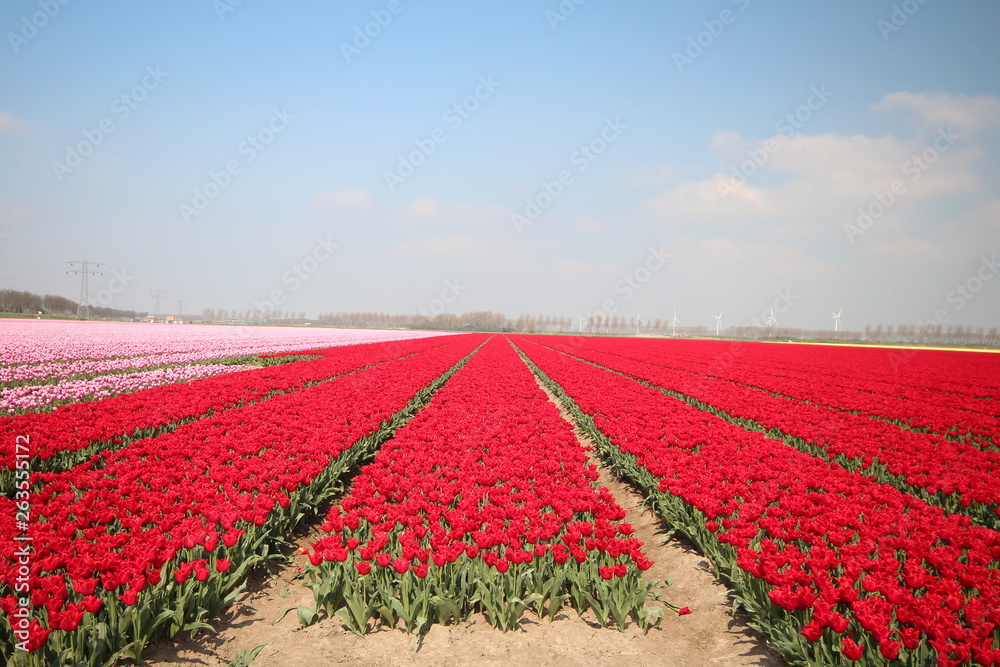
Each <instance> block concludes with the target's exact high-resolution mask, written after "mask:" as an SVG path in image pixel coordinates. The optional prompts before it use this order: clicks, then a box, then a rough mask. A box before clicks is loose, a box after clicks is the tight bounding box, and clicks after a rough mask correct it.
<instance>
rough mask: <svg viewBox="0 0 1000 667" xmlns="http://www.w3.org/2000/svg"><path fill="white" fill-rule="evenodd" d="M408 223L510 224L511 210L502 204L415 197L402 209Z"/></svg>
mask: <svg viewBox="0 0 1000 667" xmlns="http://www.w3.org/2000/svg"><path fill="white" fill-rule="evenodd" d="M404 213H405V215H404V219H405V221H406V222H409V223H418V224H419V223H427V222H444V223H449V224H458V225H484V226H485V225H492V224H498V223H499V224H504V225H508V226H509V225H510V214H511V211H510V210H509V209H506V208H504V207H502V206H475V205H472V204H456V203H451V202H442V201H439V200H437V199H435V198H434V197H424V198H423V199H417V200H416V201H414V202H413V203H411V204H410V205H409V206H407V207H406V209H405V211H404Z"/></svg>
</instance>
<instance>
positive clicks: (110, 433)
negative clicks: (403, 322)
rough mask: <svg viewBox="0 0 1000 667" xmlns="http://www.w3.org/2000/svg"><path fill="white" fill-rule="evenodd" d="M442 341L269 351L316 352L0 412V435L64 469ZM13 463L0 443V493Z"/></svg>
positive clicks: (41, 467)
mask: <svg viewBox="0 0 1000 667" xmlns="http://www.w3.org/2000/svg"><path fill="white" fill-rule="evenodd" d="M442 344H444V339H442V338H435V337H429V338H421V339H416V340H400V341H390V342H384V343H371V344H366V345H354V346H345V347H334V348H329V349H327V350H311V351H307V352H295V353H291V354H282V355H271V356H272V357H277V358H281V357H287V356H292V355H319V356H318V357H317V358H315V359H311V360H307V361H298V362H296V363H291V364H283V365H275V366H267V367H264V368H260V369H256V370H251V371H245V372H240V373H231V374H227V375H221V376H216V377H211V378H205V379H202V380H196V381H193V382H189V383H178V384H172V385H165V386H162V387H156V388H152V389H146V390H143V391H138V392H135V393H132V394H125V395H121V396H116V397H113V398H108V399H105V400H102V401H98V402H83V403H76V404H73V405H69V406H65V407H62V408H60V409H58V410H56V411H55V412H51V413H34V414H25V415H19V416H16V417H0V438H2V439H3V440H4V441H7V440H12V439H13V438H15V437H16V436H17V435H21V434H26V433H28V434H38V437H36V438H34V440H33V442H34V446H33V452H32V456H33V460H32V461H31V469H32V470H33V471H36V472H41V471H58V470H66V469H69V468H71V467H72V466H74V465H76V464H77V463H79V462H81V461H84V460H86V459H87V457H88V456H90V455H91V454H94V453H97V452H100V451H104V450H113V449H117V448H118V447H120V446H121V445H122V444H124V443H127V442H130V441H132V440H137V439H142V438H146V437H150V436H152V435H156V434H157V433H160V432H162V431H163V430H165V429H166V430H169V429H170V428H173V427H176V426H178V425H180V424H183V423H186V422H188V421H191V420H195V419H200V418H202V417H204V416H206V415H211V414H214V413H217V412H220V411H223V410H227V409H231V408H234V407H239V406H243V405H248V404H251V403H254V402H256V401H260V400H262V399H264V398H266V397H267V396H269V395H272V394H274V393H277V392H284V391H291V390H295V389H297V388H301V387H307V386H310V385H312V384H314V383H317V382H322V381H324V380H328V379H329V378H332V377H336V376H338V375H342V374H344V373H349V372H352V371H354V370H357V369H358V368H363V367H366V366H370V365H372V364H377V363H381V362H384V361H387V360H389V359H394V358H398V357H401V356H405V355H408V354H414V353H416V352H420V351H423V350H428V349H432V348H434V347H437V346H440V345H442ZM13 464H14V453H13V451H12V450H8V449H7V448H4V449H3V450H2V452H0V495H10V491H11V490H12V489H13V475H12V467H13Z"/></svg>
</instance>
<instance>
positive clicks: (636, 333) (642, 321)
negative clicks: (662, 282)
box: [635, 308, 646, 336]
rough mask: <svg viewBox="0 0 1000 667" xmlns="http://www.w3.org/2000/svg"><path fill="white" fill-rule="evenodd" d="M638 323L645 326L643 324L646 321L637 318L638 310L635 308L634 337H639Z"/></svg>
mask: <svg viewBox="0 0 1000 667" xmlns="http://www.w3.org/2000/svg"><path fill="white" fill-rule="evenodd" d="M640 323H641V324H645V323H646V320H644V319H642V318H641V317H639V309H638V308H636V309H635V335H636V336H638V335H639V324H640Z"/></svg>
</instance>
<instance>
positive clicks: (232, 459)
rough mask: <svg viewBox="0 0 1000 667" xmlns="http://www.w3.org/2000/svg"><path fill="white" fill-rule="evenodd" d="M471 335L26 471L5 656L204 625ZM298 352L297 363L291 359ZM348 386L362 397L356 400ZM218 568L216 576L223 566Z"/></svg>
mask: <svg viewBox="0 0 1000 667" xmlns="http://www.w3.org/2000/svg"><path fill="white" fill-rule="evenodd" d="M481 342H482V337H480V336H460V337H454V338H449V339H448V340H447V341H446V342H445V343H444V344H443V345H441V346H439V347H437V348H435V349H431V350H427V351H424V352H421V353H418V354H416V355H412V356H408V357H405V358H402V359H398V360H393V361H388V362H386V363H382V364H379V365H375V366H371V367H369V368H367V369H364V370H359V371H357V372H355V373H351V374H347V375H342V376H340V377H338V378H336V379H333V380H330V381H328V382H323V383H321V384H317V385H315V386H312V387H308V388H304V389H301V390H299V391H295V392H292V393H287V394H283V395H278V396H274V397H273V398H271V399H269V400H267V401H264V402H259V403H256V404H253V405H250V406H248V407H244V408H240V409H234V410H226V411H223V412H221V413H218V414H216V415H213V416H211V417H208V418H206V419H203V420H200V421H196V422H192V423H189V424H186V425H184V426H181V427H179V428H177V429H176V430H174V431H172V432H169V433H164V434H162V435H159V436H157V437H154V438H148V439H144V440H139V441H136V442H133V443H131V444H129V445H127V446H125V447H123V448H122V449H120V450H117V451H115V452H109V453H108V455H107V456H105V457H103V458H102V457H99V456H95V457H93V460H91V461H89V462H87V463H85V464H82V465H79V466H77V467H75V468H73V469H71V470H68V471H63V472H56V473H40V474H35V475H33V481H34V482H35V483H36V486H35V493H34V494H33V497H32V503H33V509H32V511H33V521H32V524H31V528H30V531H29V534H30V536H31V537H32V538H33V540H34V542H33V544H34V545H35V547H36V551H35V553H34V554H32V556H31V558H30V570H31V572H30V576H31V586H30V606H31V608H32V611H33V614H34V618H33V620H32V622H33V623H35V627H34V630H35V633H34V636H33V639H32V641H33V642H34V644H36V649H37V650H35V651H34V652H31V653H24V652H18V653H17V656H16V657H17V660H19V661H20V662H17V663H15V664H32V665H52V664H91V665H99V664H105V663H106V662H107V661H109V660H112V661H113V659H114V657H115V655H116V654H124V655H127V656H129V657H131V658H133V659H136V660H139V659H140V655H141V650H142V647H143V646H144V645H145V643H146V642H147V641H149V640H151V639H153V638H156V637H158V636H163V635H172V634H174V633H176V632H179V631H181V630H191V629H197V628H200V627H205V626H204V620H205V619H206V618H208V617H209V616H211V615H212V614H213V613H215V612H216V611H217V610H218V609H219V608H221V607H222V606H224V605H225V604H227V603H229V602H231V601H232V599H234V597H235V596H236V595H237V594H238V592H239V591H238V589H235V590H234V587H235V586H237V585H238V582H239V580H240V579H241V578H242V576H243V574H244V573H245V571H246V569H247V568H248V567H250V566H252V565H253V564H254V563H256V562H258V561H259V560H260V559H261V558H266V557H268V555H269V552H270V549H271V547H272V545H273V540H275V539H277V538H280V536H281V535H283V534H284V533H285V532H286V531H287V530H288V529H289V528H290V527H292V526H293V525H295V524H296V523H297V522H298V521H299V520H300V519H301V518H302V517H303V516H304V515H306V514H307V513H308V512H310V511H312V509H313V508H314V507H315V506H316V505H317V504H318V503H319V502H320V501H321V500H322V499H323V498H325V497H327V496H328V495H329V493H330V492H331V490H332V489H333V488H335V487H336V486H337V485H338V484H339V483H341V481H340V480H341V479H342V477H343V476H344V475H345V473H347V472H348V471H350V470H351V469H352V468H353V467H354V466H356V465H357V463H358V462H359V460H361V459H363V458H364V457H367V456H370V455H371V454H372V452H373V451H374V449H375V448H376V447H377V446H378V444H379V443H380V442H381V441H382V440H384V439H385V438H386V437H388V435H389V434H390V433H391V432H392V431H393V430H394V429H395V428H398V426H399V425H400V424H401V423H402V422H403V421H405V419H407V418H409V417H410V416H412V414H413V413H414V412H415V411H416V410H417V409H418V408H419V407H420V406H421V405H423V404H424V403H426V401H427V400H428V398H429V395H430V393H429V392H430V389H429V388H433V387H435V386H436V385H435V384H434V383H435V381H436V379H437V380H440V379H441V376H442V374H444V373H446V372H447V371H448V370H449V368H453V367H455V365H456V364H457V363H459V362H460V361H461V360H462V359H463V358H464V357H466V356H467V355H468V354H470V352H471V351H472V350H473V349H474V348H475V347H476V346H477V345H479V344H481ZM305 363H308V362H305ZM360 396H364V397H365V400H359V397H360ZM13 509H14V508H13V503H11V502H10V501H8V500H7V499H5V498H0V517H2V518H0V548H2V549H3V550H4V552H5V553H3V554H0V555H2V557H3V559H2V561H0V562H2V564H3V565H2V567H3V570H2V571H0V606H2V607H3V609H4V611H5V612H6V617H7V620H8V623H7V624H4V625H3V626H2V627H0V650H2V651H3V652H4V653H5V654H6V655H10V654H11V650H12V648H13V647H14V646H15V641H14V638H15V637H14V635H13V634H12V633H11V629H10V628H9V627H7V626H10V625H12V623H10V621H11V618H10V616H9V614H10V613H12V611H13V610H15V609H16V608H17V607H18V606H22V607H23V606H24V605H23V604H20V603H21V602H22V600H21V599H20V598H21V596H20V595H18V594H15V591H16V588H15V586H16V584H15V582H16V577H17V571H18V567H17V564H16V559H14V558H12V556H13V554H12V553H11V549H12V545H13V544H14V542H13V541H12V538H13V536H14V535H15V534H16V526H15V525H14V521H13V516H14V511H13ZM230 570H231V571H230Z"/></svg>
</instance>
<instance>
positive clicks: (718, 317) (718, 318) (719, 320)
mask: <svg viewBox="0 0 1000 667" xmlns="http://www.w3.org/2000/svg"><path fill="white" fill-rule="evenodd" d="M712 317H714V318H715V335H716V336H718V335H719V327H720V326H721V325H722V311H721V310H720V311H719V314H718V315H712Z"/></svg>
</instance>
